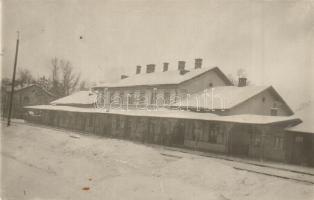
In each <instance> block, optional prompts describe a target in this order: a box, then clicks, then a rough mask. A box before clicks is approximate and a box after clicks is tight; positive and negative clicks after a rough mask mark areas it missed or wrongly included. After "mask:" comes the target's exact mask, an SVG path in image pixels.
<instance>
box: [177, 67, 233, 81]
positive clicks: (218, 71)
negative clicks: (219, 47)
mask: <svg viewBox="0 0 314 200" xmlns="http://www.w3.org/2000/svg"><path fill="white" fill-rule="evenodd" d="M209 71H215V72H217V74H218V76H220V77H221V78H222V79H223V81H225V83H226V84H227V86H233V83H232V82H231V81H230V80H229V78H228V77H227V76H226V75H225V74H224V73H223V72H222V71H221V70H220V69H219V67H217V66H215V67H212V68H210V69H208V70H206V71H204V72H203V73H200V74H198V75H196V76H193V77H192V78H190V79H188V80H184V81H182V82H180V83H178V85H179V84H182V83H185V82H188V81H190V80H192V79H195V78H198V77H200V76H202V75H204V74H205V73H207V72H209Z"/></svg>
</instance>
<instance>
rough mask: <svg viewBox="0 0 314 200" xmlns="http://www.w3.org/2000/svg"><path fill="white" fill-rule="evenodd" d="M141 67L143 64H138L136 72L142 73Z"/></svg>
mask: <svg viewBox="0 0 314 200" xmlns="http://www.w3.org/2000/svg"><path fill="white" fill-rule="evenodd" d="M141 68H142V66H140V65H137V66H136V74H140V73H141Z"/></svg>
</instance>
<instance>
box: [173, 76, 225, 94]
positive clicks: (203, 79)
mask: <svg viewBox="0 0 314 200" xmlns="http://www.w3.org/2000/svg"><path fill="white" fill-rule="evenodd" d="M210 83H212V84H213V87H217V86H226V83H225V82H224V81H223V80H222V79H221V78H220V76H219V75H218V74H217V72H215V71H213V70H211V71H208V72H206V73H204V74H202V75H200V76H199V77H196V78H193V79H191V80H188V81H186V82H184V83H182V84H180V85H179V86H178V88H179V89H186V90H187V91H188V92H189V93H190V94H193V93H196V92H200V91H203V90H204V89H206V88H209V84H210Z"/></svg>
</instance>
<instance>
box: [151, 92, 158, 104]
mask: <svg viewBox="0 0 314 200" xmlns="http://www.w3.org/2000/svg"><path fill="white" fill-rule="evenodd" d="M156 99H157V88H154V89H153V92H152V98H151V104H156V103H157V102H156Z"/></svg>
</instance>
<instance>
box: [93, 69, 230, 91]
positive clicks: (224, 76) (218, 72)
mask: <svg viewBox="0 0 314 200" xmlns="http://www.w3.org/2000/svg"><path fill="white" fill-rule="evenodd" d="M209 71H215V72H217V74H218V76H220V77H221V78H222V79H223V81H224V82H225V83H226V84H227V86H232V85H233V83H232V82H231V81H230V80H229V78H228V77H227V76H226V75H225V74H224V73H223V72H222V71H221V70H220V69H219V67H217V66H215V67H212V68H210V69H208V70H206V71H204V72H202V73H200V74H198V75H196V76H193V77H191V78H190V79H187V80H184V81H181V82H179V83H175V84H152V85H149V84H143V85H128V86H109V87H106V86H95V87H92V89H94V88H130V87H141V86H149V87H153V86H159V85H162V86H166V85H169V86H173V85H175V86H177V85H180V84H182V83H185V82H187V81H190V80H192V79H195V78H198V77H200V76H202V75H203V74H205V73H207V72H209Z"/></svg>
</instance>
